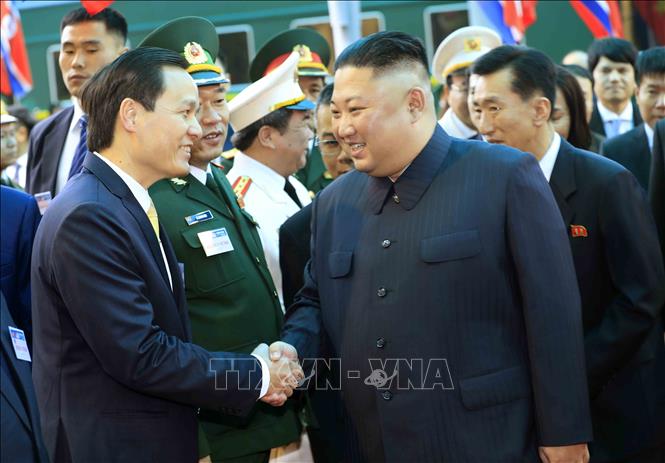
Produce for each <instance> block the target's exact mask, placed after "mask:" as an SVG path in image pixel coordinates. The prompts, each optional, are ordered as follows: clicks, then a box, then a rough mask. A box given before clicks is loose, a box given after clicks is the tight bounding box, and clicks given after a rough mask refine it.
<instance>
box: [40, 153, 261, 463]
mask: <svg viewBox="0 0 665 463" xmlns="http://www.w3.org/2000/svg"><path fill="white" fill-rule="evenodd" d="M160 236H161V241H162V243H163V246H164V252H165V254H166V258H167V261H168V266H169V269H170V273H171V277H172V282H173V289H171V286H170V285H169V280H168V277H167V272H166V266H165V265H164V259H163V257H162V254H161V251H160V248H159V243H158V241H157V237H156V236H155V233H154V231H153V229H152V226H151V225H150V222H149V220H148V217H147V215H146V213H145V212H144V210H143V209H142V208H141V206H140V204H139V203H138V201H137V200H136V198H135V197H134V195H133V194H132V192H131V190H130V189H129V188H128V187H127V185H126V184H125V183H124V182H123V181H122V179H121V178H120V177H119V176H118V175H117V174H116V173H115V172H114V171H113V169H111V168H110V167H109V166H108V165H107V164H106V163H105V162H104V161H102V160H101V159H99V158H97V156H96V155H94V154H90V153H89V154H88V156H87V158H86V160H85V162H84V169H83V171H82V173H81V174H80V175H78V176H76V177H75V178H73V179H72V180H71V181H70V182H69V183H68V184H67V187H66V188H65V189H64V190H63V192H62V194H60V195H58V197H57V198H55V200H54V201H53V202H52V203H51V206H50V207H49V208H48V210H47V211H46V213H45V214H44V217H43V218H42V222H41V224H40V226H39V229H38V231H37V235H36V237H35V247H34V249H33V259H32V303H33V332H34V365H33V377H34V383H35V391H36V395H37V400H38V403H39V408H40V412H41V413H42V430H43V433H44V440H45V442H46V447H47V449H48V452H49V454H50V455H51V458H53V459H54V460H55V461H57V462H59V461H63V462H64V461H70V460H71V461H81V462H88V461H178V462H181V461H182V462H195V461H196V460H197V459H198V455H197V423H196V408H195V407H205V408H207V409H213V410H217V411H220V412H222V413H226V414H230V415H241V414H243V413H248V412H249V411H250V410H251V408H252V407H253V406H254V405H255V402H256V400H257V398H258V395H259V387H258V385H259V383H260V382H261V368H260V364H259V363H258V360H256V359H255V358H253V357H250V356H248V355H243V354H232V353H225V352H208V351H206V350H204V349H203V348H201V347H199V346H197V345H195V344H192V343H191V330H190V324H189V318H188V314H187V307H186V305H185V292H184V287H183V286H184V285H183V282H182V280H181V277H180V271H179V269H178V265H177V261H176V258H175V254H174V252H173V249H172V247H171V244H170V242H169V240H168V236H167V235H166V233H165V232H164V231H163V229H162V230H160ZM227 373H228V374H227Z"/></svg>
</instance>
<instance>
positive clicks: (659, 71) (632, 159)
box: [603, 47, 665, 190]
mask: <svg viewBox="0 0 665 463" xmlns="http://www.w3.org/2000/svg"><path fill="white" fill-rule="evenodd" d="M635 77H636V81H637V106H638V107H639V109H640V115H641V116H642V119H643V120H644V122H643V123H642V124H640V125H638V126H637V127H635V128H634V129H633V130H630V131H628V132H626V133H624V134H623V135H619V136H617V137H614V138H612V139H611V140H608V141H607V142H606V143H605V144H604V145H603V154H604V155H605V156H606V157H608V158H610V159H612V160H614V161H616V162H618V163H619V164H621V165H622V166H624V167H625V168H626V169H628V170H629V171H631V172H632V173H633V175H635V177H636V178H637V180H638V181H639V182H640V185H642V187H643V188H644V189H645V190H648V189H649V171H650V170H651V150H652V148H653V138H654V128H655V127H656V122H658V121H659V120H660V119H663V118H665V47H655V48H651V49H649V50H645V51H643V52H642V53H640V55H639V56H638V58H637V64H636V66H635Z"/></svg>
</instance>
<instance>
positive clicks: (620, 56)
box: [587, 37, 637, 72]
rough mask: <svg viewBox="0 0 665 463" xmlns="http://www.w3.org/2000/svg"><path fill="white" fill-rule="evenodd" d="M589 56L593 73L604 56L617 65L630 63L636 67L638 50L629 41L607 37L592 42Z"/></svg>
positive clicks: (588, 52)
mask: <svg viewBox="0 0 665 463" xmlns="http://www.w3.org/2000/svg"><path fill="white" fill-rule="evenodd" d="M587 55H588V56H589V71H591V72H593V70H594V69H596V65H597V64H598V61H600V58H602V57H603V56H604V57H605V58H607V59H609V60H612V61H614V62H616V63H628V64H630V65H631V66H632V67H635V59H637V48H635V46H634V45H633V44H632V43H630V42H629V41H628V40H624V39H617V38H616V37H607V38H605V39H598V40H594V41H593V42H591V45H589V49H588V50H587Z"/></svg>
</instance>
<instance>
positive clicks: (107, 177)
mask: <svg viewBox="0 0 665 463" xmlns="http://www.w3.org/2000/svg"><path fill="white" fill-rule="evenodd" d="M83 167H85V168H86V169H88V170H89V171H90V172H92V173H93V174H94V175H95V176H96V177H97V178H98V179H99V180H100V181H101V182H102V183H103V184H104V185H105V186H106V188H108V189H109V191H110V192H111V193H113V194H114V195H116V196H117V197H119V198H120V200H121V201H122V203H123V205H124V206H125V208H126V209H127V211H128V212H129V213H130V214H131V215H132V216H133V217H134V220H136V222H137V223H138V225H139V227H140V228H141V231H142V232H143V237H144V238H145V240H146V242H147V244H148V247H149V248H150V252H151V253H152V255H153V257H154V258H155V263H156V264H157V266H158V268H159V271H160V272H161V274H162V277H163V278H164V283H165V284H166V285H167V287H168V288H169V290H170V289H171V285H169V277H168V274H167V273H166V266H165V265H164V258H163V257H162V251H161V250H160V249H159V242H158V241H157V237H156V236H155V231H154V230H153V228H152V225H151V224H150V220H148V216H147V215H146V213H145V211H144V210H143V208H141V205H140V204H139V202H138V201H137V200H136V198H135V197H134V194H132V192H131V190H130V189H129V187H128V186H127V185H126V184H125V182H123V180H122V179H121V178H120V177H119V176H118V174H116V173H115V172H113V169H111V168H110V167H109V166H107V165H106V163H104V161H102V160H101V159H97V156H96V155H94V154H92V153H90V152H89V153H88V154H87V155H86V158H85V161H84V163H83Z"/></svg>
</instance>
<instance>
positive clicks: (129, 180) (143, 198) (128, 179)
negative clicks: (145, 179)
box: [94, 151, 152, 214]
mask: <svg viewBox="0 0 665 463" xmlns="http://www.w3.org/2000/svg"><path fill="white" fill-rule="evenodd" d="M94 153H95V156H97V157H98V158H99V159H101V160H102V161H104V162H105V163H106V164H107V165H108V166H109V167H110V168H111V169H113V171H114V172H115V173H116V174H118V176H119V177H120V178H121V179H122V181H123V182H125V184H126V185H127V188H129V190H130V191H131V192H132V194H133V195H134V197H135V198H136V200H137V201H138V202H139V204H140V205H141V208H142V209H143V210H144V211H145V213H146V214H147V213H148V209H150V204H151V203H152V200H151V199H150V195H149V194H148V190H146V189H145V188H143V186H142V185H141V184H140V183H139V182H137V181H136V180H134V177H132V176H131V175H129V174H128V173H127V172H125V171H124V170H122V169H121V168H120V167H118V166H116V165H115V164H114V163H112V162H111V161H109V160H108V159H106V158H105V157H104V156H102V155H101V154H99V153H98V152H97V151H95V152H94Z"/></svg>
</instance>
